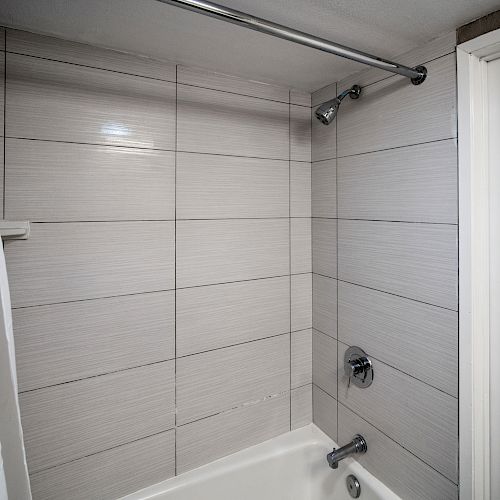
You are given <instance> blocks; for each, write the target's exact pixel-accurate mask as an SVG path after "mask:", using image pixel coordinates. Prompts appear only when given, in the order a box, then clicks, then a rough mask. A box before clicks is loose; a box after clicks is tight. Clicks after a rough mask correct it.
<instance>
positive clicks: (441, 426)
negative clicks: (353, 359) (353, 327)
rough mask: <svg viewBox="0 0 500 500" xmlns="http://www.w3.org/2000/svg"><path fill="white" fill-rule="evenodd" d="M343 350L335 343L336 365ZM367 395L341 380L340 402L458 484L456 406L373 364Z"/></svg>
mask: <svg viewBox="0 0 500 500" xmlns="http://www.w3.org/2000/svg"><path fill="white" fill-rule="evenodd" d="M346 349H347V346H346V345H345V344H342V343H339V346H338V359H339V363H340V362H341V360H343V359H344V353H345V350H346ZM372 364H373V371H374V374H375V376H374V380H373V383H372V385H371V386H370V389H369V390H367V391H365V390H363V389H361V388H359V387H356V386H355V385H354V384H351V385H350V387H349V389H347V377H346V376H345V375H344V374H343V373H342V376H341V377H340V378H339V387H338V391H339V394H338V400H339V402H341V403H342V404H344V405H345V406H347V407H348V408H350V409H351V410H353V411H354V412H356V413H358V414H359V415H363V418H366V420H367V421H369V422H370V423H371V424H372V425H374V426H375V427H377V428H378V429H380V430H381V431H382V432H384V433H385V434H386V435H387V436H389V437H390V438H392V439H394V441H396V442H397V443H399V444H401V446H403V447H404V448H406V449H407V450H408V451H410V452H412V453H414V454H415V455H416V456H417V457H419V458H420V459H421V460H423V461H424V462H426V463H427V464H429V465H430V466H431V467H433V468H434V469H436V470H437V471H439V472H440V473H441V474H443V475H445V476H446V477H447V478H448V479H450V480H451V481H454V482H455V483H456V482H457V481H458V463H457V462H458V457H457V450H458V401H457V399H456V398H454V397H452V396H450V395H448V394H445V393H444V392H442V391H439V390H437V389H434V388H433V387H431V386H429V385H427V384H424V383H423V382H420V381H419V380H416V379H415V378H413V377H410V376H408V375H406V374H404V373H402V372H400V371H399V370H396V369H394V368H391V367H390V366H387V365H386V364H384V363H381V362H380V361H378V360H376V359H374V358H372Z"/></svg>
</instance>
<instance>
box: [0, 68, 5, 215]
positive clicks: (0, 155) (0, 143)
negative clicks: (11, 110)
mask: <svg viewBox="0 0 500 500" xmlns="http://www.w3.org/2000/svg"><path fill="white" fill-rule="evenodd" d="M0 64H1V62H0ZM0 165H4V138H3V137H0ZM3 178H4V176H3V175H0V217H1V218H2V219H4V218H5V215H4V213H3V204H4V189H3V188H4V179H3Z"/></svg>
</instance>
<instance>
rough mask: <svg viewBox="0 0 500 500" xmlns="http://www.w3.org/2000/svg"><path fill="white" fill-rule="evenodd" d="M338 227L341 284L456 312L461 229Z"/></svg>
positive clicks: (343, 224) (360, 223)
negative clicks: (458, 232)
mask: <svg viewBox="0 0 500 500" xmlns="http://www.w3.org/2000/svg"><path fill="white" fill-rule="evenodd" d="M338 224H339V232H338V238H339V242H338V247H339V278H340V279H341V280H344V281H349V282H351V283H356V284H360V285H365V286H367V287H370V288H376V289H378V290H382V291H386V292H390V293H394V294H397V295H401V296H403V297H408V298H412V299H416V300H420V301H422V302H427V303H429V304H434V305H437V306H441V307H446V308H449V309H456V308H457V286H458V282H457V279H458V276H457V270H458V261H457V259H458V256H457V228H456V226H448V225H443V224H408V223H396V222H368V221H347V220H339V221H338ZM313 234H314V233H313ZM313 263H314V261H313Z"/></svg>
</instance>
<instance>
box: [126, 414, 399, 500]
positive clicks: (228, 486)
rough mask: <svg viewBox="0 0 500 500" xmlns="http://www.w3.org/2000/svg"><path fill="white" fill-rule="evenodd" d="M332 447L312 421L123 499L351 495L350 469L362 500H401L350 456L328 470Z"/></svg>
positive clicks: (280, 499) (290, 499)
mask: <svg viewBox="0 0 500 500" xmlns="http://www.w3.org/2000/svg"><path fill="white" fill-rule="evenodd" d="M369 445H370V444H369V443H368V446H369ZM333 446H335V444H334V442H333V441H332V440H331V439H329V438H328V436H326V434H324V433H323V432H321V431H320V430H319V429H318V428H317V427H316V426H315V425H312V424H311V425H309V426H307V427H303V428H302V429H298V430H296V431H293V432H290V433H288V434H283V435H282V436H279V437H277V438H274V439H271V440H270V441H266V442H265V443H262V444H258V445H256V446H252V447H251V448H247V449H246V450H242V451H240V452H238V453H235V454H233V455H229V456H227V457H224V458H222V459H220V460H217V461H215V462H212V463H210V464H208V465H205V466H203V467H200V468H198V469H195V470H192V471H189V472H187V473H185V474H182V475H180V476H177V477H174V478H172V479H168V480H166V481H163V482H161V483H158V484H156V485H154V486H150V487H148V488H145V489H143V490H141V491H138V492H136V493H133V494H132V495H128V496H126V497H124V499H123V500H146V499H154V500H236V499H238V500H350V499H351V497H350V496H349V494H348V492H347V488H346V477H347V476H348V475H349V474H354V475H355V476H356V477H357V478H358V481H359V482H360V484H361V496H360V500H401V499H400V497H398V496H397V495H395V494H394V493H393V492H392V491H391V490H389V489H388V488H387V487H386V486H384V485H383V484H382V483H381V482H380V481H379V480H378V479H376V478H375V477H373V476H372V475H371V474H370V473H369V472H368V471H367V470H365V469H364V468H363V467H361V465H359V464H358V463H357V462H355V461H354V460H352V459H346V460H344V461H343V462H341V463H340V465H339V468H338V469H337V470H332V469H330V468H329V467H328V464H327V462H326V454H327V453H328V452H329V451H331V449H332V447H333ZM368 453H369V448H368Z"/></svg>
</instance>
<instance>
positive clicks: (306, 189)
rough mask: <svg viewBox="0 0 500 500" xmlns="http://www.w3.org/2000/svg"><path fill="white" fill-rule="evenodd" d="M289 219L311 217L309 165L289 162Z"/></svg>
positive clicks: (300, 162)
mask: <svg viewBox="0 0 500 500" xmlns="http://www.w3.org/2000/svg"><path fill="white" fill-rule="evenodd" d="M290 217H311V164H310V163H306V162H302V161H291V162H290Z"/></svg>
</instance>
